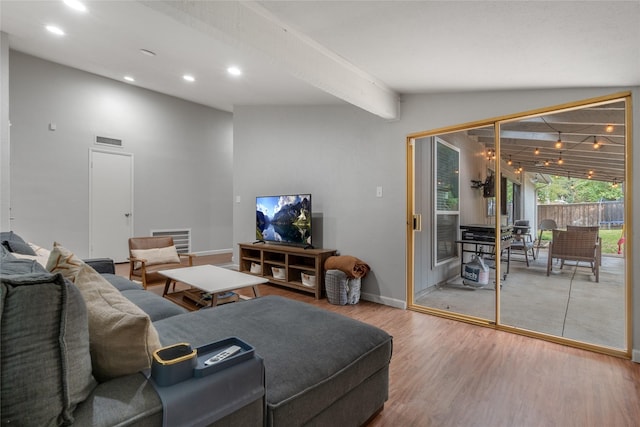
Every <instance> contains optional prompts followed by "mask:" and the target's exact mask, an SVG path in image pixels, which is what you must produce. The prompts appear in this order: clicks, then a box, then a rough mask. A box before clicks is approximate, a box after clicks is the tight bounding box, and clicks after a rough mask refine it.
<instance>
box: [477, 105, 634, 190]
mask: <svg viewBox="0 0 640 427" xmlns="http://www.w3.org/2000/svg"><path fill="white" fill-rule="evenodd" d="M468 133H469V135H470V136H474V137H476V138H477V140H478V141H479V142H481V143H483V144H484V145H485V146H486V148H487V149H488V150H489V149H494V150H495V144H494V132H493V127H485V128H479V129H473V130H470V131H469V132H468ZM501 134H502V135H501V139H500V148H501V157H502V160H503V161H505V162H509V161H511V166H510V167H512V168H514V170H515V169H516V168H518V167H522V168H523V171H524V172H532V173H539V174H545V175H558V176H564V177H570V178H584V179H587V178H589V173H590V172H591V178H590V179H593V180H598V181H607V182H612V183H613V182H617V183H621V182H623V181H624V172H625V135H626V129H625V105H624V101H617V102H614V103H609V104H603V105H598V106H592V107H588V108H582V109H577V110H571V111H563V112H559V113H554V114H548V115H544V116H538V117H533V118H528V119H524V120H520V121H517V122H511V123H505V124H503V125H502V126H501ZM558 139H560V140H561V141H562V146H561V148H556V143H557V141H558ZM594 142H597V148H596V147H595V146H594ZM536 149H537V150H536ZM536 153H537V154H536ZM560 158H562V163H559V159H560ZM507 167H509V166H507Z"/></svg>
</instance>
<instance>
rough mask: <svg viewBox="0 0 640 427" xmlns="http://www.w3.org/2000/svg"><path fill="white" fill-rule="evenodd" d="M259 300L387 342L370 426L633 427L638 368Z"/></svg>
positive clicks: (405, 314) (370, 315)
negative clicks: (382, 397)
mask: <svg viewBox="0 0 640 427" xmlns="http://www.w3.org/2000/svg"><path fill="white" fill-rule="evenodd" d="M203 258H204V257H203ZM199 262H206V260H205V259H202V260H200V261H199ZM212 263H213V262H212ZM123 270H124V271H125V273H124V274H123V273H122V272H123ZM118 274H122V275H124V276H126V274H127V273H126V268H125V269H123V268H122V265H119V266H118ZM149 290H150V291H152V292H158V293H160V294H161V293H162V286H151V287H149ZM260 291H261V293H262V295H282V296H286V297H288V298H292V299H296V300H299V301H303V302H306V303H309V304H312V305H315V306H319V307H322V308H324V309H327V310H330V311H334V312H338V313H342V314H344V315H346V316H349V317H352V318H354V319H358V320H361V321H364V322H367V323H370V324H373V325H376V326H378V327H380V328H382V329H384V330H386V331H387V332H388V333H389V334H391V335H392V336H393V346H394V350H393V357H392V360H391V367H390V389H389V400H388V401H387V403H386V405H385V408H384V410H383V411H382V412H381V413H380V414H379V415H377V416H376V417H375V418H374V419H373V420H372V421H371V422H370V424H369V426H370V427H381V426H393V427H406V426H492V427H494V426H505V427H506V426H509V427H511V426H536V427H537V426H563V427H565V426H568V427H571V426H576V427H578V426H580V427H584V426H616V427H618V426H638V425H640V364H636V363H633V362H631V361H628V360H623V359H618V358H614V357H610V356H605V355H601V354H596V353H591V352H588V351H584V350H579V349H574V348H570V347H565V346H561V345H558V344H553V343H549V342H545V341H540V340H536V339H532V338H527V337H523V336H519V335H515V334H510V333H507V332H501V331H495V330H493V329H489V328H483V327H480V326H474V325H469V324H466V323H460V322H456V321H453V320H448V319H442V318H439V317H434V316H429V315H425V314H421V313H417V312H412V311H406V310H400V309H395V308H391V307H387V306H383V305H379V304H375V303H371V302H367V301H361V302H360V303H359V304H357V305H353V306H336V305H331V304H329V303H328V302H327V300H326V299H322V300H320V301H317V300H315V299H314V298H313V296H312V295H310V294H306V293H301V292H295V291H291V290H288V289H285V288H281V287H276V286H271V285H261V286H260ZM246 295H250V293H246Z"/></svg>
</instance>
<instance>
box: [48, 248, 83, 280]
mask: <svg viewBox="0 0 640 427" xmlns="http://www.w3.org/2000/svg"><path fill="white" fill-rule="evenodd" d="M83 265H84V261H82V260H81V259H80V258H78V257H77V256H75V254H74V253H73V252H71V251H70V250H68V249H67V248H65V247H64V246H62V245H61V244H60V243H58V242H54V243H53V250H52V251H51V253H50V254H49V260H48V261H47V270H49V271H50V272H52V273H60V274H62V276H63V277H64V278H65V279H67V280H69V281H70V282H75V279H76V274H77V273H78V271H80V268H81V267H82V266H83Z"/></svg>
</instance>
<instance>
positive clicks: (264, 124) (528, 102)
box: [233, 88, 640, 356]
mask: <svg viewBox="0 0 640 427" xmlns="http://www.w3.org/2000/svg"><path fill="white" fill-rule="evenodd" d="M632 89H633V93H634V96H635V98H636V99H637V96H638V91H639V89H638V88H632ZM625 90H626V91H628V90H630V88H588V89H553V90H535V91H534V90H520V91H495V92H468V93H443V94H432V95H412V96H406V97H404V100H403V102H402V106H401V110H402V115H401V117H400V119H399V120H396V121H385V120H382V119H379V118H377V117H374V116H372V115H370V114H368V113H365V112H363V111H361V110H359V109H358V108H356V107H351V106H316V107H301V106H291V107H269V106H239V107H237V108H236V109H235V112H234V181H233V185H234V190H233V192H234V197H238V198H239V199H240V202H239V203H235V204H234V209H233V216H234V221H233V227H234V233H233V240H234V243H239V242H244V241H252V240H254V238H255V236H254V235H255V229H254V228H255V225H254V224H255V213H254V209H255V207H254V204H255V196H256V195H258V194H270V193H281V192H291V191H293V192H298V191H304V192H311V193H313V198H314V199H313V200H314V211H316V212H318V213H322V215H323V233H322V238H323V246H324V247H328V248H336V249H338V250H340V251H341V252H342V253H344V254H351V255H355V256H358V257H360V258H362V259H364V260H365V261H367V262H368V263H370V265H371V267H372V274H371V277H367V278H366V280H365V281H364V282H363V292H364V295H363V297H365V298H369V299H373V300H377V301H380V302H384V303H387V304H390V305H395V306H402V304H403V303H404V302H405V301H406V250H405V248H406V200H407V197H406V150H405V140H406V136H407V135H409V134H413V133H417V132H420V131H427V130H430V129H439V128H443V127H447V126H453V125H457V124H460V123H469V122H474V121H478V120H484V119H491V118H495V117H499V116H503V115H507V114H513V113H518V112H525V111H530V110H534V109H539V108H546V107H552V106H556V105H561V104H564V103H568V102H575V101H580V100H584V99H589V98H593V97H597V96H603V95H609V94H613V93H617V92H621V91H625ZM638 110H639V109H638V108H636V109H635V110H634V122H635V123H640V118H639V117H638ZM639 134H640V133H639V132H637V131H636V132H635V134H634V135H635V136H634V141H633V143H634V145H635V146H636V147H637V146H640V137H639V136H638V135H639ZM633 163H634V164H635V165H639V166H640V150H635V151H634V158H633ZM379 185H381V186H383V188H384V191H383V197H382V198H376V191H375V190H376V186H379ZM637 187H640V186H637ZM633 191H634V195H635V197H634V198H633V200H634V202H633V203H634V206H633V207H634V209H636V210H637V209H640V206H639V205H638V203H640V202H637V201H638V200H640V194H639V193H640V189H638V188H636V187H634V189H633ZM423 226H424V224H423ZM637 236H638V233H636V236H634V239H633V242H632V244H633V245H634V246H635V247H638V243H639V242H638V240H639V239H640V238H639V237H637ZM314 237H315V236H314ZM234 251H235V255H236V259H237V247H235V246H234ZM638 261H640V253H638V254H636V256H635V259H634V260H632V263H633V265H634V274H635V277H640V262H638ZM636 282H637V283H638V285H637V289H636V291H635V292H634V295H635V296H634V307H635V312H636V313H637V314H636V316H635V319H634V325H635V342H636V343H638V345H640V281H636ZM639 356H640V355H639Z"/></svg>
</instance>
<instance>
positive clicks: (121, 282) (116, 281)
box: [102, 273, 143, 292]
mask: <svg viewBox="0 0 640 427" xmlns="http://www.w3.org/2000/svg"><path fill="white" fill-rule="evenodd" d="M102 277H104V278H105V279H107V282H109V283H111V284H112V285H113V286H114V287H115V288H116V289H117V290H119V291H120V292H122V291H131V290H142V289H143V288H142V286H140V285H139V284H137V283H135V282H132V281H131V280H129V279H127V278H125V277H122V276H118V275H116V274H110V273H102Z"/></svg>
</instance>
